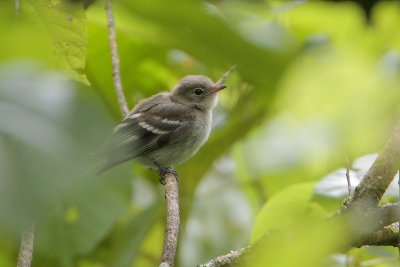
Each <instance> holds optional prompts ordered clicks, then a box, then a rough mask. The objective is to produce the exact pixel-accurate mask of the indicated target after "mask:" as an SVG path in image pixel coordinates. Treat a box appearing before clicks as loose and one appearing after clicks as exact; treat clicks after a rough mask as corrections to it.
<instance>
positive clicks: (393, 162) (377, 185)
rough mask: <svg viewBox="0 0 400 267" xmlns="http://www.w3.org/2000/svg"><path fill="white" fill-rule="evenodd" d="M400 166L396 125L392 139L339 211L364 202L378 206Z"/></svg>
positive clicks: (398, 136)
mask: <svg viewBox="0 0 400 267" xmlns="http://www.w3.org/2000/svg"><path fill="white" fill-rule="evenodd" d="M399 166H400V127H396V128H395V129H394V132H393V134H392V136H391V138H390V140H389V141H388V142H387V143H386V145H385V146H384V147H383V149H382V151H381V152H380V153H379V156H378V158H377V159H376V160H375V162H374V163H373V164H372V166H371V168H370V169H369V170H368V172H367V173H366V174H365V176H364V178H363V179H362V181H361V182H360V184H359V185H358V186H357V188H356V189H355V191H354V192H353V194H352V195H351V196H350V197H349V198H348V199H347V200H346V202H345V203H344V204H343V206H342V207H341V209H340V211H339V213H343V212H344V211H346V210H347V209H349V208H350V207H352V206H353V205H355V204H356V203H359V202H364V204H363V206H366V205H365V204H368V205H370V206H377V205H378V203H379V201H380V199H381V198H382V196H383V194H384V193H385V191H386V189H387V188H388V187H389V185H390V183H391V182H392V180H393V178H394V176H395V175H396V173H397V171H398V168H399Z"/></svg>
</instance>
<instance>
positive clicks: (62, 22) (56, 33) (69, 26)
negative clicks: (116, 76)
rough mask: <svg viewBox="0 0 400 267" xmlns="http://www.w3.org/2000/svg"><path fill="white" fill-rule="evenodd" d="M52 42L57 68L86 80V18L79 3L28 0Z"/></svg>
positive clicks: (86, 82)
mask: <svg viewBox="0 0 400 267" xmlns="http://www.w3.org/2000/svg"><path fill="white" fill-rule="evenodd" d="M30 3H31V4H32V6H33V7H34V8H35V10H36V12H37V16H38V17H39V19H40V20H41V21H42V23H43V25H44V27H45V28H46V30H47V32H48V34H49V35H50V37H51V39H52V42H53V49H54V55H55V58H56V63H57V66H58V68H60V69H61V70H63V71H65V72H66V74H68V75H69V76H70V77H71V78H73V79H75V80H77V81H80V82H83V83H85V84H89V82H88V80H87V79H86V76H85V74H83V69H84V68H85V62H86V46H87V36H86V35H87V33H86V18H85V14H84V9H83V7H82V5H81V4H80V3H79V2H77V3H73V2H72V1H65V0H53V1H42V0H30Z"/></svg>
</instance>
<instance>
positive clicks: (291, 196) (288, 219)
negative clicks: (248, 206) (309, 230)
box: [251, 183, 313, 242]
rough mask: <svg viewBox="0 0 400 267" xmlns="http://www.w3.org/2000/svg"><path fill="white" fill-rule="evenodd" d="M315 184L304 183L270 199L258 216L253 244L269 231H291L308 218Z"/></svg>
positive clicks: (252, 236)
mask: <svg viewBox="0 0 400 267" xmlns="http://www.w3.org/2000/svg"><path fill="white" fill-rule="evenodd" d="M312 190H313V184H312V183H304V184H299V185H294V186H291V187H288V188H286V189H284V190H282V191H281V192H280V193H278V194H276V195H275V196H273V197H272V198H270V199H269V200H268V201H267V203H266V204H265V205H264V207H263V208H262V209H261V210H260V212H259V213H258V214H257V217H256V221H255V224H254V227H253V233H252V235H251V240H252V242H255V241H257V240H258V239H259V238H261V237H262V236H264V235H265V234H267V233H268V232H269V231H275V230H282V229H290V228H291V227H294V226H295V225H297V224H299V223H302V221H303V219H304V217H306V213H307V209H308V207H309V201H310V198H311V196H312Z"/></svg>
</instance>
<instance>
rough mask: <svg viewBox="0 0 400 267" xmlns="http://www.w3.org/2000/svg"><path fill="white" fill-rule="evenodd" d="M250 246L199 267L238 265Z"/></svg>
mask: <svg viewBox="0 0 400 267" xmlns="http://www.w3.org/2000/svg"><path fill="white" fill-rule="evenodd" d="M250 248H251V247H250V246H248V247H245V248H239V249H237V250H232V251H230V252H229V253H227V254H225V255H222V256H219V257H217V258H215V259H212V260H210V261H209V262H207V263H204V264H200V265H198V267H222V266H234V265H235V264H237V263H238V262H239V260H240V258H241V256H242V255H243V254H244V253H245V252H246V251H247V250H250Z"/></svg>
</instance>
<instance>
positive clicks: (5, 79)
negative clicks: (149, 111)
mask: <svg viewBox="0 0 400 267" xmlns="http://www.w3.org/2000/svg"><path fill="white" fill-rule="evenodd" d="M103 5H104V3H103V2H102V1H98V2H96V3H94V4H93V5H91V6H90V7H89V8H88V9H87V10H84V9H83V7H82V5H81V3H80V2H79V1H76V2H75V1H74V2H73V3H72V2H69V1H62V0H51V1H39V0H30V1H27V0H26V1H21V9H20V14H19V15H17V14H16V10H15V7H14V3H13V2H12V1H8V2H6V3H5V2H2V3H1V6H0V21H1V23H0V32H1V34H2V40H3V41H2V46H1V49H0V61H1V62H0V63H1V65H0V266H5V267H8V266H14V265H15V261H16V260H15V259H16V254H17V252H18V245H19V238H20V231H21V228H23V227H24V226H25V225H26V224H29V223H30V222H31V221H32V220H34V221H35V222H36V225H37V229H36V230H37V234H36V237H35V238H36V239H35V250H34V261H33V266H43V267H46V266H79V267H92V266H155V265H157V264H158V261H159V257H160V253H161V246H162V238H163V227H164V218H165V217H164V204H163V197H162V196H163V190H162V187H161V186H160V185H159V184H158V179H157V176H156V174H154V173H152V172H150V171H148V170H145V169H143V168H142V167H141V166H139V165H137V164H125V165H123V166H121V167H118V168H115V169H114V170H112V171H110V172H108V173H106V174H104V175H101V176H95V167H88V166H92V165H91V163H92V153H93V152H95V151H96V150H98V149H99V147H101V146H102V145H103V144H104V142H105V141H106V140H107V138H108V137H109V136H110V134H111V132H112V127H113V126H114V125H115V124H116V123H117V122H118V121H119V120H120V114H119V109H118V106H117V100H116V97H115V94H114V91H113V86H112V77H111V73H112V72H111V63H110V55H109V50H108V41H107V29H106V18H105V12H104V9H103ZM114 14H115V16H116V26H117V36H118V45H119V52H120V55H121V72H122V79H123V85H124V88H125V93H126V96H127V99H128V102H129V104H130V106H131V107H132V106H133V105H134V104H135V103H136V102H137V101H138V100H140V99H141V98H143V97H147V96H149V95H152V94H154V93H157V92H159V91H160V90H167V89H168V88H171V87H173V85H174V84H176V83H177V81H178V80H179V79H180V78H181V77H182V76H184V75H186V74H189V73H200V74H204V75H208V76H210V77H212V78H213V79H215V80H217V79H218V78H219V77H220V75H221V74H222V73H224V71H225V70H226V69H228V68H229V66H231V65H233V64H236V65H237V66H238V70H237V72H236V73H235V74H234V75H233V76H232V77H231V78H230V79H229V89H227V90H225V91H224V92H222V93H221V101H220V105H219V107H218V109H217V110H216V112H215V123H214V130H213V133H212V136H211V138H210V140H209V141H208V143H207V144H206V145H205V146H204V147H203V148H202V149H201V150H200V151H199V153H198V154H197V155H196V156H195V157H194V158H193V159H191V160H189V161H188V162H186V163H185V164H183V165H182V166H178V172H179V173H180V177H181V178H180V181H179V184H180V193H181V203H180V204H181V209H182V221H183V223H182V228H181V239H180V247H179V251H178V260H177V264H178V265H179V266H193V265H196V264H199V263H201V262H205V261H207V260H209V259H211V258H213V257H215V256H218V255H221V254H224V253H226V252H228V251H229V250H232V249H236V248H239V247H243V246H246V245H248V244H249V243H251V242H255V241H256V240H258V239H259V238H260V237H262V236H264V234H266V233H274V234H275V235H274V236H275V237H274V238H271V240H270V241H269V242H267V243H266V244H263V245H262V248H263V250H262V252H259V253H256V255H255V258H254V264H253V265H252V266H267V265H268V266H397V262H396V258H397V257H398V255H397V250H396V249H394V248H377V247H371V248H362V249H351V250H349V251H343V250H341V249H340V248H339V244H340V242H341V241H342V240H343V239H345V238H346V234H345V233H343V232H341V231H339V230H338V232H336V231H333V230H332V229H330V228H329V226H327V225H325V224H324V222H323V218H326V217H327V216H328V215H329V214H331V213H332V212H334V211H335V210H336V209H337V208H338V207H339V206H340V205H341V202H342V200H343V198H344V197H345V196H346V186H347V185H346V180H345V176H344V170H343V169H341V168H343V167H344V166H345V165H346V160H345V159H346V158H349V160H350V161H351V162H353V167H352V177H353V178H357V177H361V176H362V173H365V171H366V169H368V167H369V165H370V164H371V162H372V161H371V160H373V157H374V156H373V155H372V156H366V157H363V156H365V155H367V154H372V153H376V152H377V151H378V150H379V149H380V148H381V147H382V145H383V144H384V143H385V141H386V140H387V138H388V136H389V134H390V132H391V129H392V127H393V125H394V124H395V122H396V120H397V119H398V116H399V112H400V109H399V104H398V103H399V98H400V83H399V79H400V75H399V74H400V35H398V34H397V32H398V29H399V26H400V4H399V2H398V1H379V2H378V3H377V4H376V5H375V6H374V9H373V10H372V13H371V18H370V21H369V22H367V21H366V18H365V14H364V13H363V11H362V9H361V8H360V6H358V5H357V4H355V3H352V2H340V3H337V2H331V1H244V0H242V1H177V0H173V1H168V2H167V1H156V0H148V1H128V0H126V1H115V5H114ZM356 182H357V179H354V182H353V187H354V186H355V185H356ZM394 191H396V190H394ZM394 198H397V194H396V193H395V192H393V190H392V191H390V192H389V193H388V195H387V198H386V201H388V200H391V199H394Z"/></svg>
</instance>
